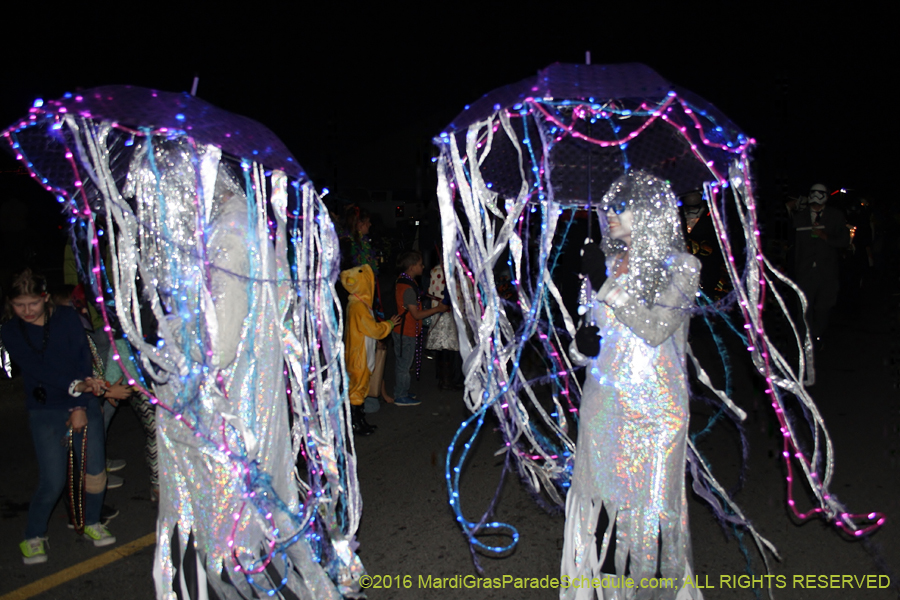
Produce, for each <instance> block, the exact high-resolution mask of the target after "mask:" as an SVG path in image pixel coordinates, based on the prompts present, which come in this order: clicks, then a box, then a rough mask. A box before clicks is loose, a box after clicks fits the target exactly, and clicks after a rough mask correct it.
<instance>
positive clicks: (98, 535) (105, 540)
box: [84, 523, 116, 548]
mask: <svg viewBox="0 0 900 600" xmlns="http://www.w3.org/2000/svg"><path fill="white" fill-rule="evenodd" d="M84 535H86V536H87V537H89V538H91V539H92V540H94V545H95V546H97V547H98V548H99V547H101V546H109V545H110V544H115V543H116V536H114V535H113V534H111V533H110V532H109V529H107V528H106V527H105V526H104V525H102V524H100V523H94V524H93V525H85V527H84Z"/></svg>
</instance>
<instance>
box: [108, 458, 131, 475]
mask: <svg viewBox="0 0 900 600" xmlns="http://www.w3.org/2000/svg"><path fill="white" fill-rule="evenodd" d="M125 464H126V463H125V461H124V460H122V459H121V458H107V459H106V470H107V471H108V472H110V473H112V472H113V471H121V470H122V469H124V468H125Z"/></svg>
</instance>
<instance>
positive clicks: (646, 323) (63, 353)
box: [2, 175, 877, 577]
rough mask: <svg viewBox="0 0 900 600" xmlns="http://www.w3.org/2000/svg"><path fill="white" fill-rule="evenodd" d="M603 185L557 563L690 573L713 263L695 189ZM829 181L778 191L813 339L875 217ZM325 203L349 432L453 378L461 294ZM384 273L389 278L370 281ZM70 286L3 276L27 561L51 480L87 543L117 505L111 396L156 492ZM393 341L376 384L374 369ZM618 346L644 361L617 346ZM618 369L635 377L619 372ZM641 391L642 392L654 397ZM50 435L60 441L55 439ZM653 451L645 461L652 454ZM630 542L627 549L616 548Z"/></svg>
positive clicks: (106, 346)
mask: <svg viewBox="0 0 900 600" xmlns="http://www.w3.org/2000/svg"><path fill="white" fill-rule="evenodd" d="M641 177H644V178H643V179H641ZM614 188H615V189H614V190H611V191H610V193H609V194H608V197H607V198H606V199H604V206H603V212H602V214H601V225H602V227H601V230H602V232H603V239H602V241H601V243H600V245H599V246H596V247H594V248H593V249H586V252H587V253H588V254H590V253H591V252H597V251H600V250H602V256H601V255H597V256H594V259H593V260H587V261H586V262H585V263H584V264H585V265H586V266H585V267H583V271H584V274H585V276H587V277H588V278H589V279H590V281H591V284H592V288H593V289H594V290H595V295H594V299H593V304H592V308H591V311H592V313H591V317H592V321H591V323H590V325H588V326H585V327H582V328H581V329H580V330H579V334H578V336H576V340H575V342H576V345H575V348H573V353H574V354H575V355H576V358H577V359H578V360H579V361H580V362H581V363H582V364H592V365H593V368H592V369H590V373H591V374H592V375H589V376H588V377H587V383H586V385H585V393H584V400H583V404H582V407H581V428H582V434H581V435H580V436H579V451H578V453H577V457H578V460H577V461H576V463H575V471H574V477H573V484H572V488H571V491H570V492H569V496H568V501H567V524H566V538H565V546H564V550H563V552H564V562H563V572H564V573H568V574H570V575H572V576H578V575H583V574H586V573H589V574H592V575H604V574H606V575H609V574H618V575H623V574H625V573H626V572H628V573H630V574H631V575H632V576H634V574H635V573H641V574H646V575H649V576H652V575H653V574H655V573H656V572H657V570H658V569H659V568H660V566H659V565H661V564H665V565H667V566H666V569H667V570H668V571H672V572H674V571H678V573H677V574H678V576H684V577H689V576H690V575H691V572H692V571H691V569H692V567H691V564H690V553H689V530H688V527H687V515H686V509H685V490H684V476H683V471H684V451H685V450H684V447H685V446H684V445H685V435H686V431H687V414H688V410H687V398H688V395H687V391H686V387H685V386H686V383H685V370H684V352H685V348H684V346H685V340H686V335H687V322H688V318H689V315H688V311H687V310H686V309H687V308H688V307H689V306H690V305H692V303H693V302H695V301H696V300H695V297H696V296H697V295H698V294H697V292H698V290H699V291H700V292H702V294H703V295H705V296H706V297H707V299H709V300H710V301H714V300H717V299H720V298H722V297H723V296H725V295H726V294H727V293H728V291H729V289H728V277H727V275H726V274H725V272H724V260H723V257H722V254H721V250H720V249H719V247H718V244H717V242H716V239H715V236H716V234H715V229H714V228H713V227H712V222H711V219H710V213H709V207H708V206H707V204H706V202H705V199H704V197H703V194H702V192H701V191H700V190H697V191H694V192H691V193H689V194H686V195H684V196H682V197H681V198H680V201H677V200H676V199H675V197H674V196H673V195H672V193H671V190H669V189H668V186H667V185H664V184H663V183H662V182H660V181H659V180H657V179H655V178H653V177H652V176H648V177H645V176H643V175H639V176H637V179H635V178H634V176H632V178H631V179H629V178H628V177H625V178H624V179H622V180H620V181H619V182H617V184H615V185H614ZM660 198H661V199H662V201H659V199H660ZM831 198H832V194H831V191H830V190H829V189H828V188H827V187H826V186H824V185H823V184H819V183H817V184H814V185H813V186H811V188H810V190H809V191H808V193H807V194H806V195H804V196H801V197H800V198H796V199H792V200H791V201H790V202H788V204H787V209H788V215H789V218H790V219H791V222H792V225H793V228H792V234H791V235H792V238H793V239H792V240H791V243H789V244H788V245H787V247H789V248H790V253H789V254H788V253H786V256H788V258H787V259H786V262H787V263H789V264H788V268H789V270H790V271H791V275H792V277H793V278H794V279H795V280H796V282H797V284H798V285H799V287H800V289H802V290H803V292H804V294H805V296H806V302H807V307H806V312H805V315H804V316H805V318H806V322H807V323H808V326H809V333H810V335H811V337H812V338H813V339H814V340H815V346H816V348H818V349H820V348H822V346H823V344H824V340H825V339H826V338H825V334H826V331H827V328H828V322H829V314H830V313H831V311H832V310H833V309H834V308H835V306H836V305H837V304H838V302H839V300H840V299H841V298H842V297H843V298H845V302H846V304H847V306H849V307H850V308H851V309H853V310H856V309H858V307H859V302H860V300H859V290H860V286H861V283H862V281H863V279H864V277H865V274H866V272H867V271H868V270H870V269H871V268H872V267H873V266H874V264H875V254H874V252H875V246H874V240H875V239H876V238H877V233H876V231H875V227H874V225H873V224H872V220H871V216H870V212H869V211H868V210H867V203H866V202H865V201H862V203H859V206H856V204H852V205H851V207H850V208H851V211H848V212H852V214H851V215H850V219H849V220H848V218H847V216H846V215H845V213H844V212H843V211H841V210H840V209H839V208H837V207H835V206H832V204H831V203H830V202H829V200H830V199H831ZM679 207H680V208H679ZM860 207H861V208H860ZM335 220H336V227H337V229H338V233H339V239H340V251H341V264H340V270H341V272H340V277H339V283H338V284H337V295H338V297H339V298H340V301H341V303H342V305H343V310H344V326H345V361H346V368H347V373H348V376H349V385H348V396H349V400H350V404H351V416H352V420H351V424H352V431H353V434H355V435H358V436H368V435H371V434H372V433H374V432H375V430H376V427H375V426H374V425H372V424H370V423H369V422H368V420H367V418H366V414H367V413H372V412H374V411H376V410H378V409H379V407H380V405H381V404H382V403H388V404H393V405H394V406H398V407H413V406H416V405H419V404H422V403H423V402H425V403H427V402H428V397H427V394H428V390H429V389H435V388H438V389H442V390H461V389H462V388H463V373H462V368H461V359H460V354H459V332H458V330H457V323H456V321H455V319H454V318H453V313H452V311H453V306H454V304H455V303H456V302H458V301H459V298H453V297H452V295H451V293H450V286H448V285H447V283H446V277H447V269H446V268H445V265H443V264H442V263H441V259H440V257H441V256H442V254H441V252H440V249H439V248H435V250H434V253H433V254H434V258H433V259H431V260H430V264H431V265H433V266H432V268H430V270H428V271H427V273H428V274H427V275H426V266H425V260H424V257H423V253H422V252H420V251H418V250H405V251H402V252H400V253H399V255H398V256H397V258H396V262H395V264H394V265H393V268H394V273H396V275H395V276H392V275H390V274H389V273H388V272H387V271H389V270H390V269H389V268H388V265H387V264H386V261H385V260H384V259H383V258H382V255H381V254H380V253H379V252H378V251H377V248H378V240H377V239H373V236H372V235H370V232H371V229H372V225H373V224H372V219H371V216H370V215H369V214H368V213H367V212H366V211H365V210H364V209H363V208H361V207H359V206H356V205H350V206H348V207H346V208H345V209H344V210H343V212H342V214H341V215H339V216H337V218H336V219H335ZM651 222H664V223H665V225H666V227H665V239H654V238H652V236H651V235H650V234H651V233H654V232H656V233H658V232H660V231H661V229H660V228H659V227H652V228H651V227H649V225H648V224H649V223H651ZM633 240H634V241H633ZM660 264H664V265H666V267H665V269H663V270H662V271H661V272H659V273H658V274H659V277H658V278H657V279H656V280H654V281H653V282H652V285H650V283H651V282H649V281H643V282H642V281H641V280H640V279H639V277H641V275H640V274H641V273H647V272H649V271H652V270H654V269H656V266H658V265H660ZM391 281H393V283H392V284H390V283H389V282H391ZM383 283H388V284H389V285H390V287H391V288H392V289H390V290H386V291H385V292H384V293H383V292H382V289H381V288H382V284H383ZM72 284H75V285H72ZM654 286H655V287H654ZM841 286H843V287H844V290H843V294H842V292H841ZM81 287H82V286H80V285H78V282H77V281H72V282H69V285H68V286H67V287H64V288H60V289H59V290H57V291H56V292H55V293H52V294H51V292H50V290H49V289H48V286H47V282H46V280H45V279H44V278H43V277H41V276H40V275H39V274H36V273H33V272H32V271H30V270H27V269H26V270H25V271H22V272H21V273H19V274H18V275H17V276H16V278H15V279H14V280H13V281H12V284H11V285H9V286H7V287H6V297H5V309H6V316H5V322H4V324H3V327H2V341H3V346H4V348H5V350H6V351H7V352H8V353H9V356H10V357H11V358H12V361H13V362H14V363H15V364H16V365H17V367H18V368H19V369H20V370H21V373H22V375H23V378H24V387H25V403H26V408H27V412H28V419H29V426H30V429H31V434H32V438H33V441H34V448H35V454H36V456H37V461H38V465H39V469H40V475H39V483H38V488H37V490H36V491H35V492H34V495H33V497H32V500H31V504H30V508H29V513H28V521H27V527H26V531H25V539H24V541H22V542H21V544H20V549H21V552H22V560H23V562H24V563H25V564H35V563H40V562H45V561H46V560H47V554H46V550H47V548H46V540H47V537H46V534H47V524H48V520H49V518H50V514H51V513H52V511H53V510H54V507H55V506H56V504H57V502H58V500H59V498H60V497H65V498H66V505H67V508H68V510H69V513H70V515H69V516H70V520H71V525H72V527H73V528H75V529H76V530H77V531H78V532H79V533H83V535H85V536H87V537H88V538H89V539H91V540H92V541H93V543H94V545H96V546H105V545H109V544H112V543H114V542H115V537H114V536H113V535H112V533H111V532H110V531H109V529H108V526H107V525H108V523H109V520H110V519H111V518H112V517H114V516H115V514H116V511H115V509H114V508H112V507H110V506H107V505H104V499H105V494H106V490H107V489H110V488H113V487H116V486H117V485H121V482H120V481H118V482H117V481H115V475H112V472H113V471H116V470H118V469H120V468H121V467H122V466H123V464H122V461H118V460H108V459H107V457H106V439H107V435H108V432H109V425H110V421H111V419H112V416H113V415H114V413H115V409H116V407H117V405H118V403H119V402H121V401H123V400H127V401H128V402H129V403H130V404H131V406H132V408H133V409H134V410H135V412H136V414H137V415H138V416H139V418H140V420H141V422H142V425H143V427H144V431H145V433H146V436H147V444H146V455H147V465H148V469H149V471H150V485H151V493H155V494H156V495H157V497H158V489H159V481H158V474H157V473H156V446H155V442H156V431H155V429H156V425H155V418H154V412H155V409H154V407H153V406H151V405H150V404H149V402H148V401H147V399H146V398H144V397H143V396H141V395H140V394H137V393H135V392H134V391H133V390H132V389H131V387H129V385H128V383H127V379H128V378H129V377H130V375H129V374H128V373H123V372H122V371H121V369H120V368H119V366H118V362H117V361H114V360H112V357H113V356H114V355H115V356H116V357H119V356H129V355H131V353H130V352H129V351H128V347H127V343H126V342H125V340H123V339H121V337H119V338H118V339H115V338H113V343H110V337H109V336H108V335H107V333H106V332H105V331H103V328H102V323H101V322H98V321H97V315H96V311H94V310H92V307H91V306H90V304H91V303H90V302H86V301H85V300H84V293H83V290H81V289H80V288H81ZM386 287H387V286H386ZM458 293H464V292H463V291H462V290H458ZM391 294H393V295H391ZM642 295H643V296H642ZM644 296H646V297H644ZM390 298H393V301H390ZM601 336H602V338H603V340H604V342H603V344H602V345H601V343H600V337H601ZM391 346H392V347H393V352H392V354H393V357H394V364H393V367H394V375H393V386H392V388H391V386H389V382H388V381H387V380H386V378H385V377H384V372H385V368H386V363H387V357H388V355H389V354H390V349H391ZM634 355H641V356H643V357H645V359H646V360H643V361H638V362H634V361H629V360H626V358H627V357H631V356H634ZM423 359H425V360H423ZM429 359H431V361H432V362H433V364H434V365H435V370H434V376H433V380H432V378H431V377H430V376H429V375H427V374H426V378H427V379H426V382H425V383H423V384H422V385H420V386H418V387H417V388H416V389H417V390H418V391H419V394H417V393H414V392H413V389H412V387H413V385H412V378H413V377H415V378H416V379H417V380H418V379H420V378H421V376H422V370H423V363H427V361H428V360H429ZM636 364H640V365H644V366H645V367H646V368H648V369H651V370H654V372H657V371H658V369H659V368H661V365H667V367H666V368H670V369H671V373H670V376H671V377H669V378H668V379H667V381H669V383H668V384H667V386H666V388H665V389H664V390H659V389H656V390H651V389H644V387H642V386H645V387H646V386H648V385H653V381H655V379H654V378H652V377H645V376H643V375H642V374H641V373H638V372H636V371H635V369H636V368H637V367H635V365H636ZM135 368H136V365H135ZM628 381H631V382H635V381H637V382H640V383H639V384H637V385H636V386H634V385H630V384H629V385H625V382H628ZM389 388H390V392H391V393H389ZM648 398H653V399H655V400H654V402H652V403H651V404H652V405H648V404H647V403H646V400H647V399H648ZM660 399H663V400H664V401H660ZM63 439H64V440H66V441H67V443H66V445H61V444H60V440H63ZM636 440H644V441H647V442H652V443H644V442H641V443H638V442H637V441H636ZM648 453H649V454H648ZM657 453H661V455H660V456H661V458H660V460H654V456H655V454H657ZM651 455H654V456H651ZM622 463H628V464H635V465H638V464H639V465H643V467H642V468H641V470H640V477H638V478H637V479H629V481H630V482H631V484H633V485H631V484H628V485H625V487H622V486H621V485H619V484H616V483H615V480H616V476H615V473H613V472H612V471H611V470H610V469H612V468H613V467H614V466H615V465H616V464H622ZM69 465H75V466H76V468H72V467H70V466H69ZM79 465H80V466H79ZM67 466H69V467H68V468H67ZM79 470H80V473H79V472H77V471H79ZM659 481H664V482H666V483H665V485H664V487H663V488H660V489H658V490H656V491H655V492H653V493H651V491H652V490H651V487H653V485H656V483H653V482H657V483H658V482H659ZM651 484H652V485H651ZM654 494H655V495H654ZM623 503H625V504H628V505H629V506H631V507H632V508H633V507H634V506H638V505H639V506H643V507H644V508H646V510H644V511H643V512H640V514H637V513H635V514H632V515H631V516H628V517H627V518H626V516H625V513H621V512H619V511H620V510H621V509H622V506H623ZM623 547H627V548H630V554H629V552H624V551H623V550H622V548H623ZM617 548H618V549H617ZM628 556H631V557H632V559H631V562H630V563H628V564H626V562H625V561H626V559H627V557H628ZM637 556H643V557H645V558H646V560H642V561H638V560H636V558H635V557H637Z"/></svg>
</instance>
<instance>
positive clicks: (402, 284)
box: [394, 278, 422, 337]
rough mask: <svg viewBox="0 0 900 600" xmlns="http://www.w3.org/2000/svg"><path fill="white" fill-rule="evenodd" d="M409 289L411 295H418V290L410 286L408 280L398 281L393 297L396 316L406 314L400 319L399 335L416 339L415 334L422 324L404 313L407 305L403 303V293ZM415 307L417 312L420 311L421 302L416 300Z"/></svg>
mask: <svg viewBox="0 0 900 600" xmlns="http://www.w3.org/2000/svg"><path fill="white" fill-rule="evenodd" d="M410 288H412V291H413V293H415V294H417V295H418V291H419V290H418V288H416V287H413V286H412V285H410V284H409V280H408V279H405V278H404V279H398V280H397V286H396V288H395V290H394V297H395V299H396V300H397V314H398V315H403V313H406V315H405V316H403V317H402V319H401V323H400V325H401V329H400V335H408V336H409V337H416V334H417V333H418V331H420V330H421V328H422V324H421V322H419V321H417V320H416V319H414V318H413V316H412V315H411V314H409V313H408V312H407V311H406V304H407V303H406V302H403V293H404V292H405V291H406V290H408V289H410ZM416 306H417V308H418V309H419V310H422V302H421V301H420V300H418V299H417V300H416Z"/></svg>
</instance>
